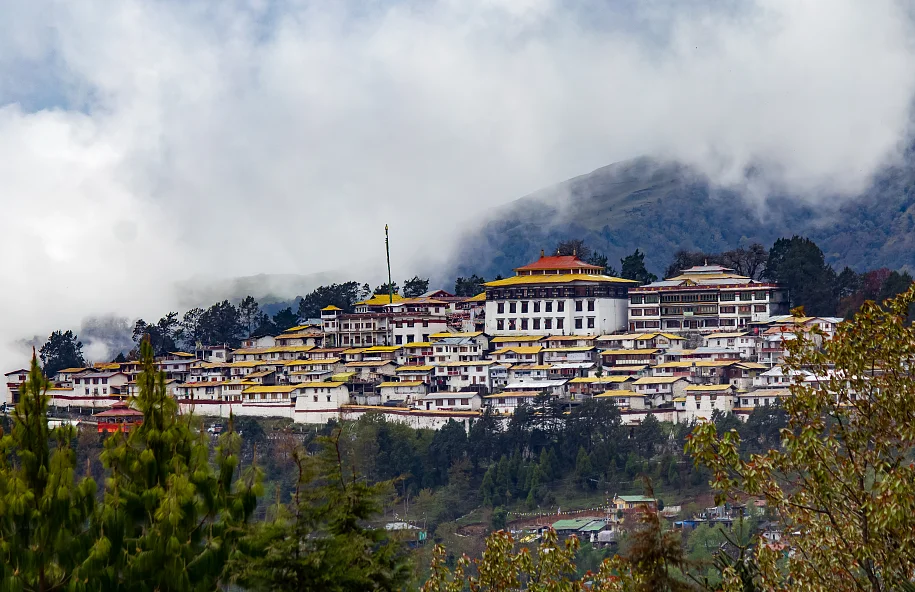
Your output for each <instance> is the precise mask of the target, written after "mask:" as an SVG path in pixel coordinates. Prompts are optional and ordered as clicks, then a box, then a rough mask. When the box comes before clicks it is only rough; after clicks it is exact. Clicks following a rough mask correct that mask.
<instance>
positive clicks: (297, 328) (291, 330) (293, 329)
mask: <svg viewBox="0 0 915 592" xmlns="http://www.w3.org/2000/svg"><path fill="white" fill-rule="evenodd" d="M316 326H317V325H296V326H295V327H289V328H288V329H286V330H285V331H283V333H298V332H299V331H304V330H305V329H310V328H312V327H316Z"/></svg>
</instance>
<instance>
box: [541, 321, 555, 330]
mask: <svg viewBox="0 0 915 592" xmlns="http://www.w3.org/2000/svg"><path fill="white" fill-rule="evenodd" d="M543 328H544V329H552V328H553V319H543Z"/></svg>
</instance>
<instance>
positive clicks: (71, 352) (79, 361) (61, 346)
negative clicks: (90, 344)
mask: <svg viewBox="0 0 915 592" xmlns="http://www.w3.org/2000/svg"><path fill="white" fill-rule="evenodd" d="M38 351H39V353H40V354H41V365H42V368H43V370H44V373H45V376H48V377H49V378H50V377H53V376H54V375H55V374H57V373H58V372H59V371H60V370H63V369H64V368H82V367H84V366H85V365H86V358H85V357H84V356H83V344H82V342H81V341H79V339H78V338H77V336H76V335H75V334H74V333H73V331H54V332H53V333H51V336H50V337H48V341H47V342H46V343H45V344H44V345H42V346H41V349H40V350H38Z"/></svg>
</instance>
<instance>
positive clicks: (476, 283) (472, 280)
mask: <svg viewBox="0 0 915 592" xmlns="http://www.w3.org/2000/svg"><path fill="white" fill-rule="evenodd" d="M484 283H486V280H485V279H483V278H482V277H481V276H478V275H477V274H473V275H471V276H470V277H459V278H458V279H456V280H455V281H454V295H455V296H466V297H468V298H469V297H471V296H476V295H477V294H479V293H480V292H482V291H483V284H484Z"/></svg>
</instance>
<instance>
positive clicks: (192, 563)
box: [84, 340, 260, 592]
mask: <svg viewBox="0 0 915 592" xmlns="http://www.w3.org/2000/svg"><path fill="white" fill-rule="evenodd" d="M140 356H141V357H140V359H141V361H142V365H143V371H142V372H141V373H140V375H139V376H138V377H137V386H138V388H139V394H138V395H137V397H136V398H135V399H134V400H133V402H134V403H135V405H136V406H137V408H138V409H139V410H140V411H142V412H143V423H142V425H140V426H138V427H137V428H135V429H133V430H132V431H131V432H130V433H129V434H124V433H121V432H118V433H117V434H115V435H113V436H111V437H110V438H109V439H108V440H107V441H106V442H105V451H104V452H103V453H102V461H103V463H104V465H105V467H106V468H107V469H108V471H109V473H110V477H109V478H108V483H107V487H106V490H105V497H104V502H103V506H102V509H101V512H100V513H99V515H98V518H97V520H96V532H97V540H96V542H95V545H94V546H93V549H92V556H91V557H90V560H89V561H87V562H86V566H85V568H84V570H85V573H86V576H87V581H88V582H89V586H88V587H89V589H92V590H141V591H145V590H150V591H152V590H155V591H166V590H174V591H181V592H184V591H188V592H190V591H198V590H216V589H217V588H218V586H219V585H220V582H221V579H222V576H223V572H224V568H225V565H226V562H227V561H228V559H229V556H230V554H231V553H232V551H233V549H234V548H235V544H236V542H237V541H238V540H239V539H240V538H241V536H242V535H243V534H244V532H245V527H246V523H247V521H248V519H249V518H250V516H251V514H252V512H253V511H254V508H255V505H256V502H257V497H256V496H257V495H258V493H259V492H260V476H259V474H258V472H257V470H256V469H255V468H253V467H252V468H251V469H249V470H248V471H246V473H245V474H244V476H243V478H242V479H237V478H236V468H237V466H238V451H239V448H240V438H239V436H238V435H237V434H236V433H234V431H233V430H232V428H231V424H232V422H231V421H230V422H229V423H230V429H229V430H228V431H227V432H226V433H225V434H223V435H222V436H221V437H220V440H219V442H218V445H217V449H216V453H215V463H216V467H215V468H214V467H213V466H211V464H210V460H209V446H208V441H207V435H206V434H205V433H204V432H203V431H202V430H200V429H199V426H197V425H195V423H194V418H193V417H192V416H187V415H179V413H178V405H177V403H176V402H175V400H174V399H172V398H171V397H170V396H169V395H168V392H167V390H166V386H165V376H164V373H162V372H160V371H158V370H157V369H156V366H155V361H154V359H153V350H152V346H151V345H150V343H149V341H148V340H144V341H143V343H142V344H141V348H140Z"/></svg>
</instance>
